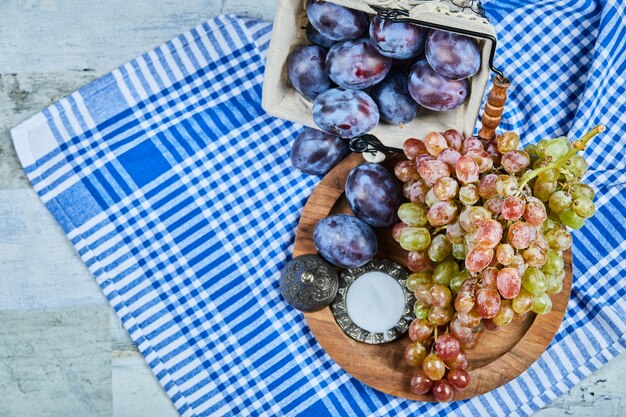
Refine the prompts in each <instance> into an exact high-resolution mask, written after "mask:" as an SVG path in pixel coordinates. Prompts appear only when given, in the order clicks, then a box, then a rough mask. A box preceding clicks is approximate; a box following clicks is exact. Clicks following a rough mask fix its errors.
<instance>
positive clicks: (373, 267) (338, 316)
mask: <svg viewBox="0 0 626 417" xmlns="http://www.w3.org/2000/svg"><path fill="white" fill-rule="evenodd" d="M372 271H380V272H383V273H385V274H387V275H389V276H391V277H392V278H395V279H396V280H397V281H398V283H399V284H400V286H401V287H402V290H403V291H404V311H403V312H402V317H401V318H400V320H399V321H398V323H396V325H395V326H394V327H392V328H391V329H389V330H387V331H386V332H384V333H372V332H369V331H367V330H365V329H363V328H362V327H359V326H358V325H356V324H355V323H354V322H353V321H352V319H351V318H350V316H349V315H348V311H347V309H346V296H347V294H348V289H349V288H350V285H352V283H353V282H354V281H355V280H356V279H358V278H359V277H360V276H361V275H363V274H365V273H366V272H372ZM408 277H409V273H408V272H407V271H406V270H405V269H404V268H403V267H402V266H401V265H399V264H397V263H394V262H391V261H388V260H385V259H377V258H374V259H372V260H371V261H370V262H369V263H367V264H365V265H363V266H361V267H358V268H350V269H347V270H345V271H344V272H343V273H342V274H341V276H340V277H339V289H338V291H337V296H336V297H335V301H333V304H332V306H331V307H332V310H333V315H334V316H335V320H337V324H339V327H341V329H342V330H343V331H344V332H345V333H346V334H347V335H348V336H350V337H351V338H353V339H355V340H358V341H359V342H363V343H368V344H370V345H376V344H381V343H387V342H391V341H392V340H395V339H397V338H398V337H400V336H402V335H403V334H404V333H405V332H406V331H407V329H408V328H409V325H410V324H411V322H412V321H413V320H414V319H415V313H414V312H413V305H414V304H415V301H416V298H415V295H414V294H413V292H411V291H409V290H408V289H407V288H406V280H407V278H408Z"/></svg>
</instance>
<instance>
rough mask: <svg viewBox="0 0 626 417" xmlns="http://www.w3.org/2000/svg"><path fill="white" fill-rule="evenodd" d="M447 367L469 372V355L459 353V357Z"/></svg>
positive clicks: (447, 363) (448, 363)
mask: <svg viewBox="0 0 626 417" xmlns="http://www.w3.org/2000/svg"><path fill="white" fill-rule="evenodd" d="M446 365H448V367H449V368H450V369H463V370H467V368H468V362H467V355H465V352H463V351H461V353H459V355H458V356H457V357H456V358H455V359H454V360H452V361H449V362H446Z"/></svg>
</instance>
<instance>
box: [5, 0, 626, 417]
mask: <svg viewBox="0 0 626 417" xmlns="http://www.w3.org/2000/svg"><path fill="white" fill-rule="evenodd" d="M274 8H275V5H274V1H273V0H205V1H201V0H185V1H177V0H158V1H157V0H134V1H128V0H108V1H99V0H56V1H54V0H20V1H18V0H3V1H0V392H1V393H2V398H0V416H2V417H4V416H6V417H21V416H25V417H37V416H65V417H73V416H77V417H82V416H106V417H109V416H115V417H139V416H159V417H169V416H176V415H177V413H176V411H175V409H174V408H173V407H172V405H171V403H170V401H169V399H168V398H167V397H166V396H165V394H164V393H163V391H162V389H161V388H160V386H159V384H158V382H157V381H156V380H155V378H154V377H153V375H152V373H151V372H150V370H149V369H148V367H147V366H146V364H145V362H144V361H143V358H142V357H141V355H140V354H139V353H138V352H137V350H136V348H135V346H134V345H133V343H132V342H131V340H130V339H129V338H128V336H127V335H126V332H125V331H124V330H123V329H122V328H121V326H120V323H119V320H118V319H117V318H116V317H115V315H114V314H113V313H112V311H111V309H110V307H109V306H108V304H107V302H106V300H105V299H104V297H103V296H102V294H101V293H100V291H99V289H98V287H97V286H96V284H95V283H94V282H93V280H92V279H91V277H90V275H89V273H88V271H87V269H86V268H85V267H84V265H83V264H82V262H81V261H80V259H79V258H78V256H77V255H76V253H75V252H74V250H73V248H72V247H71V245H70V244H69V243H68V241H67V240H66V239H65V237H64V235H63V234H62V232H61V230H60V228H59V227H58V225H57V224H56V223H55V222H54V220H53V219H52V218H51V216H50V215H49V213H48V212H47V210H46V209H45V207H44V206H43V205H42V204H41V202H40V201H39V200H38V198H37V196H36V195H35V193H34V192H33V191H32V190H31V189H30V186H29V184H28V181H27V180H26V179H25V177H24V175H23V173H22V171H21V168H20V166H19V163H18V161H17V158H16V156H15V151H14V149H13V146H12V145H11V142H10V137H9V133H8V130H9V128H11V127H13V126H14V125H16V124H18V123H19V122H20V121H22V120H24V119H25V118H27V117H28V116H30V115H32V114H34V113H36V112H38V111H39V110H41V109H42V108H44V107H45V106H46V105H48V104H50V103H52V102H54V101H55V100H57V99H59V98H61V97H63V96H65V95H67V94H69V93H71V92H72V91H74V90H75V89H77V88H78V87H80V86H82V85H84V84H86V83H88V82H89V81H91V80H93V79H95V78H96V77H98V76H99V75H102V74H105V73H106V72H108V71H110V70H111V69H113V68H115V67H116V66H118V65H120V64H122V63H124V62H126V61H128V60H130V59H132V58H133V57H135V56H137V55H138V54H140V53H142V52H144V51H146V50H148V49H150V48H152V47H154V46H157V45H159V44H161V43H162V42H164V41H166V40H168V39H169V38H171V37H173V36H174V35H176V34H178V33H180V32H182V31H184V30H186V29H188V28H190V27H192V26H195V25H197V24H198V23H200V22H201V21H202V20H204V19H207V18H209V17H211V16H213V15H216V14H218V13H233V14H239V15H245V16H249V17H255V18H263V19H266V20H271V19H272V16H273V14H274ZM625 374H626V355H624V354H622V355H621V356H620V357H618V358H617V359H614V360H613V361H611V362H610V363H609V364H608V365H606V366H605V367H603V368H602V369H600V370H599V371H598V372H597V373H595V374H594V375H591V376H590V377H588V378H587V379H585V380H584V381H582V382H581V383H579V384H578V385H577V386H576V387H575V388H574V389H572V391H571V392H570V393H568V394H567V395H565V396H563V397H562V398H560V399H558V400H556V401H555V402H554V403H553V404H550V405H549V406H548V407H546V408H545V409H544V410H542V411H540V412H539V413H537V416H540V417H556V416H562V415H573V416H591V415H601V416H606V417H608V416H623V415H625V414H626V413H625V412H624V405H625V399H626V392H625V391H626V389H625V387H626V377H625Z"/></svg>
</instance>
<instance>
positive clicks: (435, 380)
mask: <svg viewBox="0 0 626 417" xmlns="http://www.w3.org/2000/svg"><path fill="white" fill-rule="evenodd" d="M603 130H604V127H603V126H598V127H596V128H595V129H594V130H592V131H591V132H589V133H588V134H587V135H585V137H583V138H582V139H581V140H579V141H576V142H574V143H570V142H569V140H567V139H566V138H557V139H550V140H547V139H544V140H542V141H540V142H539V143H537V144H536V145H529V146H527V147H526V148H525V149H524V150H519V149H518V147H519V136H518V135H517V134H515V133H514V132H506V133H503V134H502V135H500V136H497V138H496V140H495V141H492V142H484V141H482V140H480V139H478V138H475V137H469V138H464V137H463V135H462V134H461V133H459V132H458V131H456V130H448V131H446V132H443V133H438V132H432V133H429V134H428V135H426V136H425V137H424V138H423V139H422V140H419V139H415V138H411V139H408V140H406V141H405V142H404V146H403V149H404V153H405V156H406V158H407V159H406V160H402V161H400V162H398V163H397V164H396V166H395V169H394V171H395V175H396V177H397V178H398V179H399V180H400V181H402V182H403V183H404V186H403V194H404V197H405V198H406V199H407V200H409V202H405V203H403V204H402V205H400V207H399V209H398V218H399V219H400V222H398V223H396V224H395V225H394V226H393V227H392V230H391V232H392V236H393V238H394V239H395V240H396V241H398V242H399V243H400V246H401V247H402V248H403V249H405V250H407V251H408V255H407V267H408V268H409V269H410V270H411V272H412V274H411V275H410V276H409V278H408V280H407V284H406V286H407V288H408V289H409V290H410V291H412V292H414V294H415V297H416V299H417V302H416V303H415V306H414V312H415V316H416V319H415V320H414V321H413V323H412V324H411V326H410V328H409V337H410V339H411V341H412V342H411V344H410V345H408V346H407V348H406V350H405V355H404V358H405V361H406V363H407V365H408V366H409V367H411V368H414V374H413V377H412V379H411V390H412V392H414V393H415V394H426V393H428V392H432V394H433V396H434V397H435V399H437V400H438V401H450V400H451V399H452V398H453V396H454V392H455V390H463V389H465V388H467V386H468V385H469V381H470V377H469V374H468V373H467V358H466V356H465V354H464V352H463V350H462V349H471V348H472V347H474V346H475V345H476V344H477V342H478V339H479V337H480V335H481V332H482V331H483V329H484V328H487V329H488V330H497V329H498V328H499V327H503V326H507V325H508V324H510V323H511V322H512V321H514V320H516V319H517V320H521V319H523V318H524V317H525V316H526V314H528V313H529V312H533V313H536V314H547V313H549V312H550V311H551V309H552V302H551V299H550V295H551V294H556V293H559V292H560V291H561V290H562V287H563V279H564V277H565V271H564V261H563V251H565V250H567V249H569V248H570V247H571V245H572V236H571V234H570V232H569V231H568V230H567V228H565V227H563V225H565V226H569V227H571V228H579V227H581V226H582V224H583V222H584V219H585V218H588V217H590V216H592V215H593V213H594V212H595V206H594V203H593V198H594V192H593V189H592V188H591V187H589V186H588V185H586V184H583V183H581V182H580V181H581V179H582V177H583V176H584V175H585V173H586V172H587V168H588V166H587V163H586V162H585V160H584V158H582V157H581V156H579V155H578V154H577V152H578V151H580V150H582V149H584V148H585V145H586V143H587V142H588V141H589V140H590V139H591V137H593V136H594V135H595V134H597V133H599V132H601V131H603ZM531 167H532V168H531ZM429 352H430V353H429ZM446 372H447V374H446ZM446 375H447V376H446Z"/></svg>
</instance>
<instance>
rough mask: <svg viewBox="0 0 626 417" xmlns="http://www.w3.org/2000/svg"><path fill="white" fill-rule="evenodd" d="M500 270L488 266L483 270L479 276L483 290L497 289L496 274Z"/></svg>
mask: <svg viewBox="0 0 626 417" xmlns="http://www.w3.org/2000/svg"><path fill="white" fill-rule="evenodd" d="M499 272H500V270H499V269H498V268H496V267H493V266H490V267H488V268H485V269H484V270H483V272H482V273H481V274H480V278H481V281H482V284H483V287H485V288H497V279H498V273H499Z"/></svg>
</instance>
